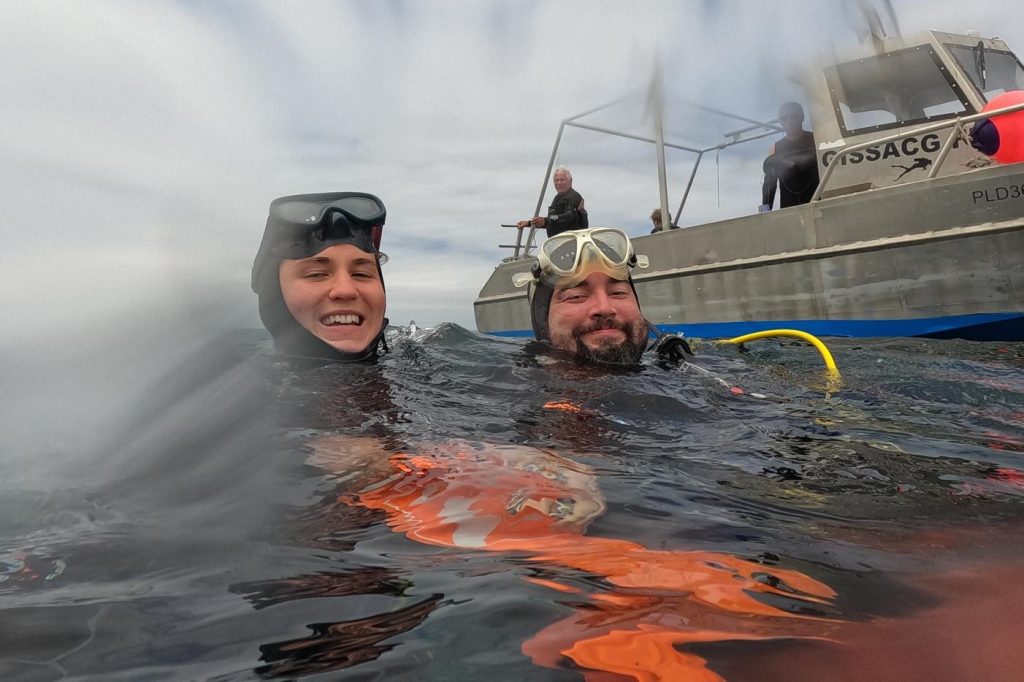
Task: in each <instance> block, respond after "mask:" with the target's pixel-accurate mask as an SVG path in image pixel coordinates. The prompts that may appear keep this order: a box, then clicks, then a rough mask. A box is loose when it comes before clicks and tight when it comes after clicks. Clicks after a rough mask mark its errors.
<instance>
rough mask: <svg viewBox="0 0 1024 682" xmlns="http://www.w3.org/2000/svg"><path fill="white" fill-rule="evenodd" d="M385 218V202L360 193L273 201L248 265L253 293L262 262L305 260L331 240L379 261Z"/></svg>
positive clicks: (305, 195) (320, 195)
mask: <svg viewBox="0 0 1024 682" xmlns="http://www.w3.org/2000/svg"><path fill="white" fill-rule="evenodd" d="M386 217H387V211H386V210H385V209H384V203H383V202H382V201H381V200H380V199H378V198H377V197H375V196H373V195H372V194H366V193H364V192H329V193H326V194H296V195H292V196H287V197H280V198H279V199H274V201H272V202H271V204H270V216H269V217H268V218H267V227H266V230H265V231H264V233H263V242H262V243H261V244H260V250H259V253H257V254H256V262H255V263H254V264H253V269H252V288H253V291H258V288H257V287H258V284H259V281H260V273H261V272H262V270H263V268H264V267H265V266H266V264H267V263H270V262H274V263H275V264H276V263H277V262H280V260H281V259H282V258H288V259H301V258H310V257H312V256H315V255H316V254H318V253H320V252H321V251H323V250H324V249H326V248H327V247H329V246H334V245H335V244H352V245H353V246H355V247H356V248H357V249H359V250H360V251H365V252H366V253H371V254H375V255H378V256H380V257H381V258H382V259H383V254H381V253H380V240H381V236H382V234H383V231H384V220H385V218H386Z"/></svg>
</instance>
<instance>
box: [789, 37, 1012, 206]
mask: <svg viewBox="0 0 1024 682" xmlns="http://www.w3.org/2000/svg"><path fill="white" fill-rule="evenodd" d="M872 47H874V48H875V49H873V50H871V52H870V53H869V54H863V49H864V48H863V47H862V48H861V52H862V54H860V55H858V56H851V57H850V58H848V59H846V60H845V61H840V62H838V63H836V64H834V65H831V66H828V67H826V68H824V69H822V70H818V71H816V72H815V73H809V74H808V75H807V76H806V89H807V95H808V107H809V110H810V111H809V113H810V119H811V123H812V124H813V132H814V137H815V142H816V144H817V148H818V169H819V175H820V176H821V177H822V178H824V177H825V170H826V167H827V166H828V165H829V163H830V162H831V161H832V160H833V159H834V158H835V157H836V156H837V152H838V150H839V149H842V148H843V147H850V146H853V145H859V144H861V143H864V142H870V141H871V140H874V139H879V138H886V139H887V138H889V137H891V136H893V135H898V136H899V139H895V140H888V141H886V142H880V143H879V144H878V145H875V146H869V147H867V148H866V149H862V150H859V151H854V152H851V153H849V154H846V155H843V156H840V158H839V162H838V163H839V165H838V167H837V168H836V169H835V170H834V171H833V172H832V174H831V176H830V178H829V181H828V183H827V185H826V186H825V187H823V188H822V192H821V196H822V198H828V197H831V196H837V195H839V194H848V193H851V192H858V191H863V190H866V189H873V188H879V187H887V186H890V185H894V184H899V183H902V182H912V181H914V180H920V179H921V178H923V177H928V175H929V172H930V171H931V170H932V168H933V166H934V165H935V164H936V162H937V160H938V157H939V154H940V152H941V150H942V147H943V143H944V142H945V140H946V137H947V136H948V134H949V129H946V130H944V131H943V130H934V131H927V132H916V131H917V130H918V129H920V128H921V127H922V126H925V125H926V124H930V123H936V122H942V121H949V120H951V119H954V118H955V117H957V116H960V117H963V116H968V115H971V114H975V113H978V112H980V111H981V109H982V107H984V106H985V104H986V103H987V102H988V101H989V100H991V99H992V98H994V97H996V96H998V95H1001V94H1003V93H1004V92H1009V91H1012V90H1024V66H1022V65H1021V62H1020V60H1019V59H1018V58H1017V57H1016V56H1015V55H1014V54H1013V52H1011V51H1010V48H1009V47H1007V45H1006V43H1004V42H1003V41H1002V40H1000V39H999V38H979V37H978V36H977V35H970V34H966V35H965V34H955V33H942V32H940V31H927V32H925V33H920V34H917V35H914V36H910V37H907V38H894V39H887V40H885V41H883V42H882V43H880V44H878V45H875V46H872ZM989 163H991V161H990V159H988V157H985V156H984V155H982V154H980V153H978V152H977V151H975V150H974V149H973V148H972V147H971V146H970V144H969V143H968V142H967V140H966V139H964V138H963V137H962V136H958V137H957V139H954V140H953V141H952V147H951V149H950V151H949V153H948V157H947V158H945V159H944V161H943V163H942V165H941V167H940V168H937V169H936V173H935V174H934V176H933V177H941V176H946V175H953V174H956V173H961V172H964V171H965V170H969V169H973V168H978V167H981V166H985V165H988V164H989Z"/></svg>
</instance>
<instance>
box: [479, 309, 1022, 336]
mask: <svg viewBox="0 0 1024 682" xmlns="http://www.w3.org/2000/svg"><path fill="white" fill-rule="evenodd" d="M658 327H659V328H660V329H662V330H663V331H666V332H676V333H683V334H685V335H686V336H694V337H697V338H705V339H715V338H729V337H733V336H741V335H743V334H750V333H751V332H757V331H762V330H764V329H799V330H801V331H805V332H808V333H810V334H814V335H816V336H853V337H872V336H928V337H932V338H940V339H967V340H970V341H1024V313H976V314H973V315H950V316H946V317H921V318H911V319H902V320H760V321H757V322H699V323H694V324H659V325H658ZM488 333H489V334H491V335H492V336H505V337H532V336H533V332H532V331H530V330H529V329H515V330H510V331H500V332H488Z"/></svg>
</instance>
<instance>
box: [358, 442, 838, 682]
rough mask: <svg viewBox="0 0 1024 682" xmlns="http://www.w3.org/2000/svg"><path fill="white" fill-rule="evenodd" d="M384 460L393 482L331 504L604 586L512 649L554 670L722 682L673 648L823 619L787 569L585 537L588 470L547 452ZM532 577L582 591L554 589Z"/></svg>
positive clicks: (593, 507) (813, 630) (427, 537)
mask: <svg viewBox="0 0 1024 682" xmlns="http://www.w3.org/2000/svg"><path fill="white" fill-rule="evenodd" d="M388 462H389V464H390V469H391V475H390V476H388V477H387V478H386V479H385V480H383V481H380V482H379V483H377V484H374V485H372V486H369V487H368V488H366V489H364V490H362V491H360V492H358V493H357V494H349V495H345V496H343V497H342V501H344V502H345V503H346V504H349V505H358V506H363V507H367V508H370V509H379V510H382V511H384V512H386V513H387V523H388V525H389V526H391V527H392V528H393V529H394V530H396V531H399V532H402V533H405V534H406V535H407V536H408V537H409V538H411V539H413V540H416V541H418V542H423V543H426V544H430V545H436V546H441V547H457V548H472V549H478V550H482V551H492V552H494V551H508V552H519V553H525V554H527V555H528V556H529V558H530V559H531V560H533V561H536V562H539V563H543V564H546V565H548V566H552V565H555V566H562V567H567V568H571V569H577V570H579V571H581V572H583V573H585V574H587V575H589V576H597V577H600V578H601V579H602V580H603V582H604V583H605V584H606V585H608V586H609V587H608V589H607V591H599V592H595V593H593V594H588V595H585V596H586V597H588V598H589V600H590V605H589V606H587V607H586V608H580V609H577V612H576V613H575V614H574V615H571V616H569V617H568V618H566V619H564V620H563V621H560V622H558V623H555V624H553V625H551V626H549V627H547V628H545V629H544V630H542V631H541V632H540V633H538V634H537V635H535V636H534V637H533V638H531V639H530V640H529V641H528V642H526V643H525V644H524V645H523V652H524V653H525V654H526V655H528V656H530V658H531V659H532V660H533V661H534V662H535V663H537V664H539V665H544V666H548V667H555V666H559V665H560V664H561V661H562V660H563V658H562V657H568V658H570V659H572V660H573V661H574V662H575V664H576V665H577V666H579V667H580V668H581V669H582V672H583V673H584V675H585V676H586V677H587V679H593V680H607V679H635V680H645V681H646V680H701V681H713V680H720V679H721V678H720V677H719V676H718V675H716V674H715V673H714V672H712V671H711V670H709V669H708V668H707V667H706V662H705V660H704V659H702V658H701V657H699V656H697V655H695V654H691V653H683V652H680V651H679V650H678V649H677V647H678V646H680V645H685V644H687V643H695V642H713V641H729V640H750V639H774V638H780V637H821V636H822V634H823V632H824V631H825V630H826V629H828V627H829V625H830V621H829V620H828V619H826V618H822V617H814V616H807V615H806V612H809V611H810V612H813V611H817V612H818V613H822V612H825V611H827V610H828V608H829V605H830V603H831V599H832V598H833V597H834V596H835V593H834V592H833V591H832V590H831V589H830V588H829V587H828V586H827V585H824V584H822V583H820V582H818V581H817V580H814V579H813V578H810V577H808V576H806V575H803V574H801V573H799V572H797V571H793V570H786V569H775V568H773V569H769V568H768V567H766V566H764V565H762V564H758V563H754V562H751V561H746V560H743V559H738V558H736V557H734V556H730V555H727V554H720V553H715V552H686V551H665V550H652V549H648V548H647V547H645V546H643V545H640V544H638V543H636V542H632V541H629V540H620V539H612V538H600V537H589V536H586V535H583V532H584V531H585V529H586V527H587V525H588V524H589V523H590V521H592V520H593V519H594V518H596V517H597V516H598V515H600V514H601V513H603V512H604V509H605V505H604V499H603V497H602V496H601V493H600V490H599V489H598V487H597V482H596V478H595V477H594V475H593V473H592V472H591V471H590V470H589V469H588V468H587V467H585V466H582V465H580V464H578V463H575V462H572V461H571V460H568V459H565V458H563V457H560V456H558V455H556V454H554V453H550V452H546V451H543V450H538V449H535V448H529V447H522V446H510V445H506V446H495V445H483V444H470V443H458V444H446V445H437V446H433V447H427V448H423V449H420V450H419V451H418V452H417V453H415V454H406V453H398V454H394V455H392V456H391V457H390V458H389V460H388ZM531 582H533V583H535V584H542V585H544V586H545V587H551V588H553V589H556V590H559V591H562V592H574V593H577V594H582V593H581V592H580V590H578V589H576V588H574V587H571V586H568V585H564V584H561V583H558V582H552V581H540V580H531ZM759 595H764V596H765V597H768V598H770V600H771V602H772V603H769V600H768V599H759V598H758V596H759ZM785 603H790V604H793V605H794V608H793V610H787V609H786V608H784V607H783V606H782V605H783V604H785ZM772 604H776V605H772ZM798 611H799V612H798ZM609 674H616V677H609ZM622 676H624V677H622Z"/></svg>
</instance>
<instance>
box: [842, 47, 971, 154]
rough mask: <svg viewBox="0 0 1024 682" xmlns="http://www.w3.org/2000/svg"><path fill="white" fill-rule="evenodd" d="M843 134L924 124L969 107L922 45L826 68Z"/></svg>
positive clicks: (929, 49) (937, 59)
mask: <svg viewBox="0 0 1024 682" xmlns="http://www.w3.org/2000/svg"><path fill="white" fill-rule="evenodd" d="M825 78H826V80H827V81H828V85H829V90H830V91H831V94H832V103H833V106H834V107H835V113H836V119H837V120H838V121H839V125H840V128H842V131H843V134H845V135H856V134H859V133H866V132H875V131H879V130H886V129H888V128H898V127H900V126H906V125H912V124H917V123H925V122H927V121H932V120H935V119H939V118H945V117H947V116H949V115H952V114H959V113H963V112H965V111H967V110H968V104H967V100H966V99H965V98H964V96H963V93H962V92H961V91H960V88H959V86H958V85H957V84H956V81H954V80H953V78H952V77H951V76H950V74H949V71H948V70H947V69H946V67H945V66H944V65H943V64H942V62H941V60H940V59H939V58H938V55H936V54H935V51H934V50H933V49H931V48H930V47H928V46H926V45H922V46H919V47H914V48H910V49H906V50H898V51H896V52H889V53H886V54H882V55H878V56H876V57H869V58H867V59H858V60H856V61H852V62H845V63H843V64H837V65H835V66H832V67H829V68H827V69H826V70H825Z"/></svg>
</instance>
